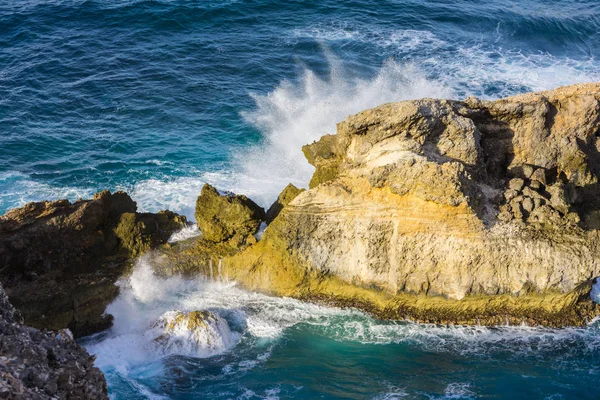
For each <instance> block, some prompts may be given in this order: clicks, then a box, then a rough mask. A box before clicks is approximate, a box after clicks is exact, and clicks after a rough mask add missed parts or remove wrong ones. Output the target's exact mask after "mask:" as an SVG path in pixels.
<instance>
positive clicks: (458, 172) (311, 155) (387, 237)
mask: <svg viewBox="0 0 600 400" xmlns="http://www.w3.org/2000/svg"><path fill="white" fill-rule="evenodd" d="M599 132H600V84H588V85H575V86H571V87H565V88H559V89H557V90H554V91H548V92H542V93H532V94H526V95H521V96H515V97H511V98H507V99H502V100H498V101H480V100H477V99H475V98H469V99H467V100H465V101H448V100H432V99H423V100H416V101H405V102H400V103H391V104H385V105H382V106H380V107H377V108H374V109H372V110H367V111H364V112H361V113H359V114H356V115H354V116H351V117H348V118H347V119H346V120H345V121H343V122H341V123H340V124H338V127H337V134H336V135H327V136H324V137H323V138H322V139H321V140H319V141H318V142H316V143H314V144H311V145H308V146H305V147H304V148H303V151H304V154H305V155H306V157H307V159H308V160H309V162H310V163H311V164H313V165H314V166H315V167H316V171H315V174H314V176H313V178H312V180H311V183H310V190H308V191H305V192H302V193H300V194H298V195H297V196H296V197H295V199H294V200H293V201H292V202H291V203H289V204H288V205H287V206H286V207H285V208H283V209H282V210H281V212H280V213H279V216H278V217H277V218H276V219H275V220H274V221H273V222H272V223H271V224H270V225H269V227H268V228H267V230H266V232H265V234H264V237H263V239H262V240H261V241H260V242H258V243H257V244H255V245H253V246H251V247H249V248H247V249H245V250H243V251H241V252H240V253H238V254H236V255H233V256H230V257H225V258H224V259H222V270H223V274H225V275H226V276H228V277H230V278H231V279H236V280H237V281H239V282H240V283H242V284H244V285H245V286H246V287H248V288H251V289H258V290H263V291H267V292H270V293H274V294H280V295H286V296H294V297H298V298H304V299H313V300H319V301H324V302H329V303H334V304H341V305H350V306H356V307H359V308H362V309H365V310H367V311H371V312H373V313H375V314H377V315H379V316H382V317H386V318H400V319H402V318H410V319H415V320H419V321H428V322H439V323H451V322H454V323H461V324H462V323H469V324H477V323H481V324H492V325H493V324H504V323H509V324H519V323H521V322H526V323H530V324H541V325H549V326H566V325H584V324H586V323H587V322H588V321H590V320H591V318H593V317H594V316H595V315H598V314H599V313H600V308H599V307H598V305H596V304H595V303H593V302H592V301H591V300H590V297H589V291H590V290H591V283H590V282H591V281H590V279H592V278H595V277H597V276H600V259H598V257H597V254H599V250H600V231H598V230H597V229H598V227H599V224H598V222H597V221H598V220H600V219H599V218H598V215H600V191H599V190H600V189H599V184H598V178H599V177H600V156H598V154H600V153H599V152H598V149H600V134H599Z"/></svg>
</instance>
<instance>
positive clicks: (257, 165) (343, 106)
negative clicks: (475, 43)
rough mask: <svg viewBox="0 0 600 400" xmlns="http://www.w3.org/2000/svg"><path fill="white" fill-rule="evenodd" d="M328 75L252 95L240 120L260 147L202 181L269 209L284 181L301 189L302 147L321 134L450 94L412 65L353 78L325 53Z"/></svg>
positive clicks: (305, 170)
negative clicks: (398, 104) (356, 117)
mask: <svg viewBox="0 0 600 400" xmlns="http://www.w3.org/2000/svg"><path fill="white" fill-rule="evenodd" d="M325 54H326V56H327V59H328V61H329V66H330V69H329V74H328V76H327V77H324V78H323V77H319V76H318V75H317V74H316V73H314V72H313V71H311V70H309V69H305V70H304V72H303V74H302V76H301V78H300V79H299V80H298V82H295V83H294V82H290V81H283V82H282V83H281V84H280V85H279V86H278V87H277V88H276V89H275V90H273V91H272V92H271V93H269V94H267V95H264V96H262V95H253V98H254V101H255V102H256V108H255V109H254V110H253V111H248V112H245V113H244V114H243V115H244V118H245V119H246V120H247V121H248V122H249V123H251V124H252V125H254V126H256V127H257V128H258V129H260V131H261V132H263V135H264V140H263V142H262V143H261V144H260V145H257V146H255V147H253V148H251V149H245V150H244V151H243V152H240V153H238V154H234V156H233V157H234V161H233V165H234V168H233V171H234V172H233V173H227V174H217V173H212V174H206V175H205V176H204V178H205V179H206V181H208V182H211V183H214V184H216V185H217V186H219V187H221V188H223V189H226V190H231V191H234V192H239V193H244V194H246V195H248V196H250V197H252V198H253V199H255V200H256V201H258V202H259V203H260V204H261V205H263V206H268V205H270V204H271V203H272V202H273V200H275V198H276V197H277V195H278V194H279V192H280V191H281V190H282V189H283V188H284V187H285V186H286V185H287V184H289V183H293V184H294V185H296V186H299V187H306V186H307V184H308V181H309V180H310V177H311V176H312V173H313V171H314V168H313V167H312V166H311V165H310V164H308V162H307V161H306V159H305V158H304V155H303V154H302V146H304V145H305V144H309V143H312V142H313V141H315V140H318V139H319V138H320V137H321V136H323V135H325V134H334V133H335V132H336V124H337V123H339V122H341V121H343V120H344V119H345V118H346V117H348V116H349V115H351V114H355V113H358V112H360V111H363V110H366V109H369V108H372V107H375V106H378V105H380V104H383V103H388V102H394V101H400V100H407V99H415V98H421V97H452V93H453V92H452V90H451V89H450V88H449V87H447V86H445V85H443V84H441V83H440V82H436V81H432V80H429V79H427V78H426V77H425V76H424V75H423V73H422V72H421V71H420V70H419V69H418V68H417V67H416V66H414V65H412V64H400V63H396V62H394V61H391V60H389V61H387V62H385V63H384V64H383V66H382V67H381V69H380V70H379V72H378V73H377V74H376V75H375V76H374V77H372V78H371V79H362V78H358V77H355V76H353V75H352V74H351V73H350V72H349V71H348V70H346V69H345V68H344V67H343V66H342V63H341V62H340V60H338V59H337V58H336V57H334V56H333V55H331V54H329V53H328V52H327V51H325Z"/></svg>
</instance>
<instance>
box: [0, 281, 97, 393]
mask: <svg viewBox="0 0 600 400" xmlns="http://www.w3.org/2000/svg"><path fill="white" fill-rule="evenodd" d="M16 315H18V313H17V312H16V310H15V309H14V308H13V307H12V305H11V304H10V303H9V301H8V298H7V297H6V294H5V293H4V290H3V289H2V286H0V398H3V399H40V400H41V399H86V400H87V399H89V400H95V399H108V395H107V388H106V380H105V379H104V376H103V374H102V372H101V371H100V370H99V369H98V368H96V367H94V358H93V357H92V356H90V355H89V354H88V353H87V352H86V351H85V350H84V349H83V348H82V347H81V346H79V345H78V344H77V343H76V342H75V341H74V340H73V336H72V335H71V333H70V332H69V331H68V330H65V331H60V332H40V331H38V330H37V329H34V328H30V327H27V326H25V325H22V324H21V323H20V322H19V320H18V318H15V316H16Z"/></svg>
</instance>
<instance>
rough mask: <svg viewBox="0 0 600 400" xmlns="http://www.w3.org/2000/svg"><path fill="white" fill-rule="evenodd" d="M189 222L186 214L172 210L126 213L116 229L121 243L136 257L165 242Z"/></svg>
mask: <svg viewBox="0 0 600 400" xmlns="http://www.w3.org/2000/svg"><path fill="white" fill-rule="evenodd" d="M186 224H187V219H186V218H185V217H184V216H181V215H178V214H175V213H174V212H171V211H160V212H158V213H157V214H151V213H124V214H122V215H121V218H120V220H119V225H117V228H116V229H115V233H116V235H117V236H118V237H119V239H121V244H122V246H123V247H124V248H126V249H127V250H129V252H130V253H131V255H132V256H133V257H136V256H138V255H140V254H142V253H144V252H145V251H147V250H148V249H150V248H153V247H156V246H158V245H160V244H163V243H165V242H166V241H167V240H168V239H169V237H170V236H171V235H172V234H173V232H175V231H177V230H179V229H182V228H183V227H184V226H186Z"/></svg>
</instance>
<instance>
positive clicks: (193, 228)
mask: <svg viewBox="0 0 600 400" xmlns="http://www.w3.org/2000/svg"><path fill="white" fill-rule="evenodd" d="M201 234H202V232H200V229H199V228H198V225H196V224H192V225H189V226H186V227H184V228H181V230H179V231H177V232H174V233H173V234H172V235H171V237H170V238H169V243H175V242H181V241H183V240H187V239H191V238H193V237H197V236H200V235H201Z"/></svg>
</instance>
